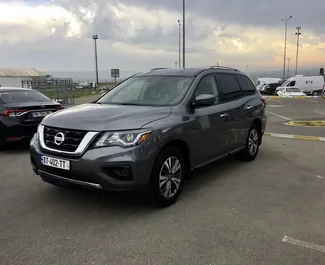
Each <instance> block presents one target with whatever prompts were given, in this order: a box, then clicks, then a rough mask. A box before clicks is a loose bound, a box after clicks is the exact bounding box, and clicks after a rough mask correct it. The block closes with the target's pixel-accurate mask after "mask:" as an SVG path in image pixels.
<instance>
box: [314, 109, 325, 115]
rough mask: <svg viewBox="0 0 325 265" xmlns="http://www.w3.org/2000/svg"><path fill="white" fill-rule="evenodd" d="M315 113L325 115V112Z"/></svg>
mask: <svg viewBox="0 0 325 265" xmlns="http://www.w3.org/2000/svg"><path fill="white" fill-rule="evenodd" d="M314 112H315V113H318V114H321V115H325V112H321V111H316V110H315V111H314Z"/></svg>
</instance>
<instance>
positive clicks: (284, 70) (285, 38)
mask: <svg viewBox="0 0 325 265" xmlns="http://www.w3.org/2000/svg"><path fill="white" fill-rule="evenodd" d="M291 18H292V16H290V17H289V18H287V19H282V21H284V22H285V32H284V55H283V74H282V77H283V80H284V79H285V75H286V57H287V31H288V21H289V20H290V19H291Z"/></svg>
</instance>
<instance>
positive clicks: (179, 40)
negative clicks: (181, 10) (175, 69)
mask: <svg viewBox="0 0 325 265" xmlns="http://www.w3.org/2000/svg"><path fill="white" fill-rule="evenodd" d="M181 25H182V23H181V21H180V20H178V62H179V64H178V66H179V68H181Z"/></svg>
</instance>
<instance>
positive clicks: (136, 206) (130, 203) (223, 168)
mask: <svg viewBox="0 0 325 265" xmlns="http://www.w3.org/2000/svg"><path fill="white" fill-rule="evenodd" d="M234 163H235V164H240V163H241V162H239V161H238V160H236V159H235V158H233V157H229V158H225V159H223V160H221V161H218V162H216V163H212V164H210V165H208V166H205V167H203V168H201V169H198V170H195V171H193V173H192V174H191V175H190V176H189V177H188V178H187V180H186V182H185V185H184V189H183V192H182V194H181V197H180V198H179V201H180V200H181V201H183V200H190V199H191V196H192V195H193V193H195V192H196V191H198V190H200V189H201V188H202V189H204V188H205V187H206V186H209V185H210V183H212V182H214V181H215V180H216V179H218V180H220V181H223V180H222V179H223V178H226V177H225V176H224V175H225V174H223V173H227V172H228V171H229V170H230V171H231V169H232V168H233V167H234ZM235 166H236V165H235ZM226 175H228V174H226ZM228 176H229V175H228ZM43 195H44V196H46V198H44V199H45V200H46V201H48V202H49V203H51V202H53V203H57V202H60V203H63V204H64V205H66V206H67V207H69V208H70V209H71V211H79V210H80V211H82V212H87V211H94V210H95V211H96V212H98V211H100V212H103V214H104V213H105V212H106V213H110V214H112V213H114V214H119V215H120V214H121V215H129V214H130V213H131V214H140V213H141V214H144V213H148V214H149V213H153V212H157V211H158V212H159V211H165V210H166V211H169V210H168V209H173V208H174V207H178V206H177V205H178V202H176V203H175V204H174V205H172V206H170V207H167V208H158V207H155V206H154V205H152V204H150V203H149V201H148V198H147V196H146V191H145V190H144V191H142V192H139V191H138V192H107V191H97V190H89V189H82V188H79V187H73V186H70V187H68V188H64V189H62V188H57V187H47V188H46V192H45V193H43ZM49 207H50V206H49ZM81 214H82V213H81Z"/></svg>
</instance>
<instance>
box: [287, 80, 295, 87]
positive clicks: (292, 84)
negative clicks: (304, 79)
mask: <svg viewBox="0 0 325 265" xmlns="http://www.w3.org/2000/svg"><path fill="white" fill-rule="evenodd" d="M295 85H296V81H291V82H290V84H289V85H288V86H295Z"/></svg>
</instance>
